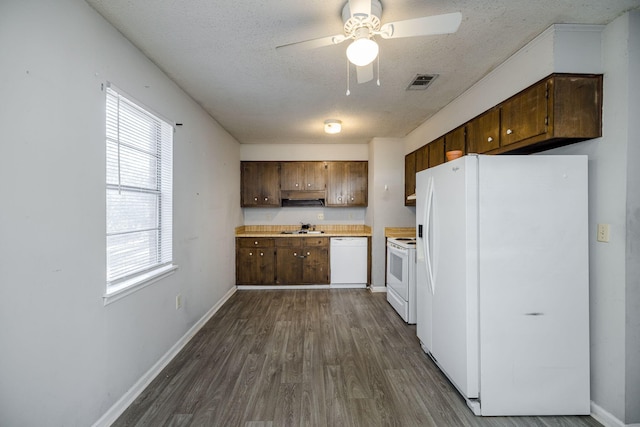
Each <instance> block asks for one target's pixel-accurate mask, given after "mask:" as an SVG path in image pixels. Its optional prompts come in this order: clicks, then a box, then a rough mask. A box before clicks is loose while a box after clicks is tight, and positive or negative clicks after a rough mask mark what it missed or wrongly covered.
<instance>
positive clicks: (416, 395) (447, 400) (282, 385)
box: [114, 290, 600, 427]
mask: <svg viewBox="0 0 640 427" xmlns="http://www.w3.org/2000/svg"><path fill="white" fill-rule="evenodd" d="M114 425H115V426H142V425H145V426H245V427H249V426H251V427H258V426H274V427H275V426H366V427H371V426H437V427H446V426H456V427H457V426H494V427H498V426H540V427H561V426H566V427H573V426H575V427H578V426H600V424H599V423H598V422H596V421H595V420H594V419H593V418H591V417H476V416H474V415H473V413H472V412H471V411H470V410H469V409H468V408H467V406H466V404H465V403H464V401H463V399H462V398H461V397H460V395H459V394H458V393H457V391H456V390H455V389H454V388H453V386H452V385H451V384H450V383H449V382H448V381H447V379H446V378H445V377H444V376H443V374H442V373H441V372H440V371H439V369H438V368H437V367H436V366H435V365H434V363H433V362H432V361H431V359H429V358H428V357H427V356H426V355H425V354H424V352H423V351H422V350H421V348H420V345H419V342H418V339H417V338H416V334H415V326H408V325H406V324H405V323H404V322H403V321H402V319H401V318H400V317H399V316H398V315H397V314H396V313H395V312H394V311H393V309H392V308H391V307H390V306H389V304H388V303H387V301H386V297H385V295H384V294H372V293H370V292H369V291H367V290H286V291H266V290H265V291H238V292H236V293H235V294H234V295H233V296H232V297H231V299H230V300H229V301H227V303H226V304H224V306H223V307H222V308H221V309H220V310H219V311H218V312H217V313H216V314H215V315H214V316H213V318H212V319H211V320H210V321H209V322H208V323H207V324H206V325H205V327H203V328H202V329H201V330H200V331H199V332H198V334H197V335H196V336H195V337H194V338H193V339H192V340H191V341H190V342H189V344H187V346H186V347H185V348H184V349H183V351H181V352H180V353H179V354H178V356H176V358H175V359H174V360H173V361H171V363H170V364H169V365H168V366H167V367H166V368H165V369H164V370H163V371H162V372H161V374H160V375H158V377H157V378H156V379H155V380H154V381H153V382H152V383H151V384H150V385H149V387H147V389H146V390H145V391H144V392H143V393H142V394H141V395H140V396H139V397H138V398H137V399H136V400H135V402H134V403H133V404H132V405H131V406H130V407H129V408H128V409H127V410H126V411H125V413H124V414H123V415H122V416H121V417H120V418H119V419H118V420H117V421H116V423H114Z"/></svg>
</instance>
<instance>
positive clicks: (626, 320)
mask: <svg viewBox="0 0 640 427" xmlns="http://www.w3.org/2000/svg"><path fill="white" fill-rule="evenodd" d="M638 15H639V12H638V11H636V12H632V13H630V14H625V15H623V16H622V17H620V18H618V19H616V20H615V21H614V22H613V23H611V24H609V25H607V26H606V27H601V26H573V25H556V26H552V27H551V28H550V29H549V30H547V31H545V32H544V33H543V34H541V35H540V36H539V37H538V38H536V39H535V40H534V41H533V42H532V43H531V44H529V45H527V46H525V47H524V48H523V49H522V50H520V51H519V52H517V53H516V54H514V55H513V56H512V57H511V58H509V59H508V60H507V61H505V62H504V63H503V64H502V65H500V66H499V67H498V68H496V69H495V70H494V71H492V72H491V73H490V74H489V75H487V76H486V77H485V78H483V79H482V80H480V81H479V82H478V83H477V84H476V85H474V86H473V87H472V88H470V89H469V90H468V91H466V92H465V93H464V94H463V95H461V96H460V97H459V98H458V99H456V100H455V101H454V102H452V103H451V104H449V105H447V106H446V107H445V108H444V109H442V110H441V111H440V112H439V113H438V114H436V115H435V116H434V117H433V118H432V119H430V120H428V121H427V122H425V123H424V124H422V125H421V126H420V127H419V128H418V129H417V130H416V131H414V132H413V133H412V134H410V135H409V136H407V138H406V140H405V152H410V151H412V150H414V149H416V148H418V147H419V146H421V145H423V144H424V143H426V142H429V141H431V140H432V139H434V138H436V137H438V136H440V135H442V134H444V133H445V132H447V131H449V130H450V129H452V128H454V127H456V126H458V125H460V124H462V123H464V122H465V121H467V120H469V119H470V118H473V117H474V116H476V115H477V114H479V113H481V112H483V111H484V110H486V108H488V107H491V106H492V105H495V104H497V103H499V102H500V101H502V100H504V99H505V98H507V97H509V96H510V95H512V94H514V93H516V92H518V91H519V90H521V89H523V88H524V87H526V86H528V85H529V84H531V83H533V82H535V81H537V80H539V79H541V78H543V77H544V76H546V75H548V74H550V73H552V72H583V73H604V97H603V102H604V104H603V136H602V138H597V139H593V140H590V141H585V142H581V143H577V144H573V145H569V146H566V147H562V148H559V149H556V150H552V151H549V152H547V153H545V154H548V153H554V154H557V153H562V154H587V155H588V156H589V188H590V189H589V218H590V221H589V230H590V235H589V238H590V242H589V245H590V271H589V274H590V312H591V323H590V327H591V333H590V336H591V399H592V401H593V403H594V411H595V412H596V414H597V415H600V416H602V417H604V418H605V419H606V420H607V421H609V422H611V423H620V422H626V423H638V422H640V417H639V414H638V412H639V411H640V410H639V409H638V408H640V404H639V402H640V385H639V384H640V381H639V380H638V379H639V378H640V373H639V370H640V366H639V364H638V361H639V360H640V349H639V345H640V344H638V343H639V342H640V339H639V335H638V334H639V324H640V315H639V314H638V313H640V295H639V293H640V289H639V286H638V280H639V279H638V277H639V275H638V272H639V270H640V267H639V264H640V260H639V257H638V254H637V248H638V245H640V232H638V227H639V226H640V224H639V218H640V214H639V206H640V203H639V200H638V199H639V197H640V196H639V193H638V183H639V173H638V172H637V167H636V165H635V162H636V160H637V159H638V158H640V157H639V152H640V148H638V135H639V133H638V131H639V129H638V127H639V124H638V120H637V118H638V117H639V116H640V115H639V114H638V112H639V110H640V107H639V102H640V96H639V94H638V77H637V76H638V75H640V70H639V69H638V56H639V55H638V44H640V37H639V36H638V34H639V32H640V25H639V22H638V21H639V19H638ZM598 223H607V224H611V242H610V243H598V242H596V241H595V230H596V225H597V224H598ZM628 227H629V228H630V229H627V228H628Z"/></svg>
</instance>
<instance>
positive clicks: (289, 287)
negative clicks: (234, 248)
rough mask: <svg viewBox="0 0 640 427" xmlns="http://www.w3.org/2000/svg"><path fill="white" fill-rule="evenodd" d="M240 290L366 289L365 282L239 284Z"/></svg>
mask: <svg viewBox="0 0 640 427" xmlns="http://www.w3.org/2000/svg"><path fill="white" fill-rule="evenodd" d="M236 287H237V288H238V290H240V291H273V290H281V291H282V290H284V291H288V290H292V289H307V290H309V289H365V288H366V287H367V285H366V284H365V283H334V284H333V285H237V286H236Z"/></svg>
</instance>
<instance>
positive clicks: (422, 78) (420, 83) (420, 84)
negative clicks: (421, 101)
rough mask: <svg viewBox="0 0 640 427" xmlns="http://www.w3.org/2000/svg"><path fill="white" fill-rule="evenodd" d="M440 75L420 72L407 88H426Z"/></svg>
mask: <svg viewBox="0 0 640 427" xmlns="http://www.w3.org/2000/svg"><path fill="white" fill-rule="evenodd" d="M436 77H438V75H437V74H418V75H417V76H415V77H414V79H413V80H412V81H411V83H410V84H409V86H408V87H407V90H425V89H426V88H428V87H429V86H430V85H431V83H432V82H433V81H434V80H435V79H436Z"/></svg>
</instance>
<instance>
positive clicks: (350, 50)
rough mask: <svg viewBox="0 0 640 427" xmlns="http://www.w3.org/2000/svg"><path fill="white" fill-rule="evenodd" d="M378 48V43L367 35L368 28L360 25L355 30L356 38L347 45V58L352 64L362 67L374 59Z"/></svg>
mask: <svg viewBox="0 0 640 427" xmlns="http://www.w3.org/2000/svg"><path fill="white" fill-rule="evenodd" d="M378 49H379V48H378V43H376V42H375V41H373V40H372V39H371V38H370V36H369V28H367V27H361V28H358V29H357V30H356V40H355V41H354V42H352V43H351V44H350V45H349V47H347V58H348V59H349V61H350V62H351V63H352V64H354V65H357V66H358V67H364V66H365V65H369V64H371V63H372V62H373V60H374V59H376V57H377V56H378Z"/></svg>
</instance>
